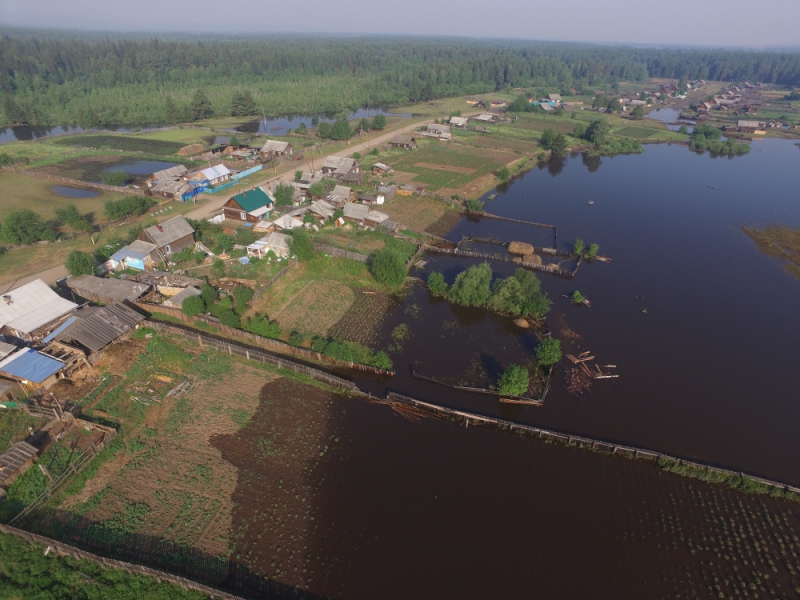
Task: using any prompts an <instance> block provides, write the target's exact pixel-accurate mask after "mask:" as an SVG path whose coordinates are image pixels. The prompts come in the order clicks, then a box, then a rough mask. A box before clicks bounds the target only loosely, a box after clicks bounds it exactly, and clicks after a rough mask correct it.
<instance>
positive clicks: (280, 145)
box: [261, 140, 289, 154]
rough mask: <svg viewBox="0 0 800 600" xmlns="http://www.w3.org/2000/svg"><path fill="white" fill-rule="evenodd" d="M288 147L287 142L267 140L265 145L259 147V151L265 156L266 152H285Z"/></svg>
mask: <svg viewBox="0 0 800 600" xmlns="http://www.w3.org/2000/svg"><path fill="white" fill-rule="evenodd" d="M288 147H289V142H278V141H275V140H267V143H266V144H264V145H263V146H262V147H261V151H262V152H263V153H264V154H266V153H267V152H286V149H287V148H288Z"/></svg>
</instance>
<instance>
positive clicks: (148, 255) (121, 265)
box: [106, 240, 158, 271]
mask: <svg viewBox="0 0 800 600" xmlns="http://www.w3.org/2000/svg"><path fill="white" fill-rule="evenodd" d="M157 258H158V254H157V253H156V245H155V244H151V243H150V242H144V241H142V240H134V241H132V242H131V243H130V244H128V245H127V246H123V247H122V248H120V249H119V250H117V251H116V252H114V254H112V255H111V257H110V258H109V259H108V260H107V261H106V268H107V269H108V270H110V271H121V270H123V269H137V270H139V271H145V270H147V271H149V270H152V269H154V268H155V264H156V259H157Z"/></svg>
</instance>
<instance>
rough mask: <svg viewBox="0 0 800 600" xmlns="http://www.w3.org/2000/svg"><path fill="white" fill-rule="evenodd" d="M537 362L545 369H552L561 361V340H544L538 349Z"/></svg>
mask: <svg viewBox="0 0 800 600" xmlns="http://www.w3.org/2000/svg"><path fill="white" fill-rule="evenodd" d="M536 360H538V361H539V364H540V365H542V366H544V367H551V366H553V365H554V364H556V363H557V362H558V361H559V360H561V340H557V339H555V338H551V337H548V338H544V340H542V343H541V344H539V345H538V346H537V347H536Z"/></svg>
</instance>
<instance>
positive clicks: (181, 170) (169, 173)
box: [153, 165, 189, 180]
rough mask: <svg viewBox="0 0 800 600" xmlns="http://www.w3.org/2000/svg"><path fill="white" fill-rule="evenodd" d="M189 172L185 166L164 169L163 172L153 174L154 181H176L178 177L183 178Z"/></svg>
mask: <svg viewBox="0 0 800 600" xmlns="http://www.w3.org/2000/svg"><path fill="white" fill-rule="evenodd" d="M188 172H189V169H187V168H186V167H185V166H183V165H176V166H174V167H170V168H169V169H163V170H161V171H156V172H155V173H153V179H155V180H159V179H175V178H176V177H183V176H184V175H186V174H187V173H188Z"/></svg>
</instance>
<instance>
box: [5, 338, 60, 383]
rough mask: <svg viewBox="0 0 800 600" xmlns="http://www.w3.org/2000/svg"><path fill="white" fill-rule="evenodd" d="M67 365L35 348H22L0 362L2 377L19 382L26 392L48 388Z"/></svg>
mask: <svg viewBox="0 0 800 600" xmlns="http://www.w3.org/2000/svg"><path fill="white" fill-rule="evenodd" d="M65 366H66V365H65V364H64V363H63V362H62V361H60V360H58V359H55V358H53V357H52V356H48V355H46V354H43V353H42V352H37V351H36V350H34V349H33V348H20V349H19V350H17V351H16V352H12V353H11V354H9V355H8V356H6V357H5V358H4V359H3V360H0V375H1V376H3V377H5V378H7V379H13V380H15V381H18V382H20V383H21V384H22V387H23V388H24V389H25V390H26V391H31V390H35V389H39V388H45V389H46V388H48V387H50V386H51V385H53V384H54V383H55V382H56V379H57V374H58V372H59V371H61V370H62V369H63V368H64V367H65Z"/></svg>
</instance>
